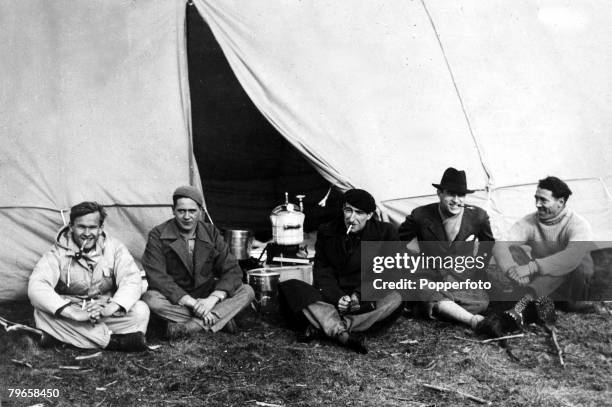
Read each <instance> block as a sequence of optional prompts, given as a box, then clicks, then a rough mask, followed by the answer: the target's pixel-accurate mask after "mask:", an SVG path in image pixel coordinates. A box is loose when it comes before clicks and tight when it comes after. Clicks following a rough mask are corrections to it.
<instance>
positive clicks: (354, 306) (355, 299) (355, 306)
mask: <svg viewBox="0 0 612 407" xmlns="http://www.w3.org/2000/svg"><path fill="white" fill-rule="evenodd" d="M360 308H361V304H359V294H357V293H353V294H351V305H350V308H349V311H351V312H357V311H359V309H360Z"/></svg>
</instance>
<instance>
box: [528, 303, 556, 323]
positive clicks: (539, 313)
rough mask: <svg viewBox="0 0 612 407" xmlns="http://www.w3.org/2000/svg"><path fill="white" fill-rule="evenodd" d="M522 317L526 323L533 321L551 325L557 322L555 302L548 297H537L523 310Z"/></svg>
mask: <svg viewBox="0 0 612 407" xmlns="http://www.w3.org/2000/svg"><path fill="white" fill-rule="evenodd" d="M523 318H524V319H525V323H528V324H529V323H533V322H535V323H536V324H542V325H546V326H548V327H551V326H553V325H554V324H555V322H557V313H556V311H555V303H554V302H553V300H552V299H550V297H539V298H538V299H536V300H535V301H533V302H532V304H531V306H530V307H528V308H527V309H526V310H525V313H524V314H523Z"/></svg>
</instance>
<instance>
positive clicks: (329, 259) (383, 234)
mask: <svg viewBox="0 0 612 407" xmlns="http://www.w3.org/2000/svg"><path fill="white" fill-rule="evenodd" d="M375 210H376V203H375V201H374V198H373V197H372V195H370V194H369V193H368V192H366V191H364V190H361V189H351V190H349V191H347V192H346V193H345V194H344V205H343V213H344V215H343V217H339V218H338V219H337V220H335V221H332V222H330V223H326V224H323V225H321V226H320V227H319V232H318V234H317V242H316V244H315V250H316V253H315V262H314V266H313V280H314V286H311V285H309V284H307V283H305V282H303V281H299V280H289V281H285V282H282V283H280V285H279V294H280V302H281V307H282V309H283V310H284V311H285V314H286V316H287V318H288V319H289V321H290V322H291V323H293V324H294V325H295V327H296V328H297V329H299V330H300V331H302V333H301V335H300V336H298V340H302V341H308V340H310V339H313V338H314V337H316V336H319V335H322V333H321V332H320V330H321V331H323V333H324V334H325V335H326V336H327V337H330V338H334V339H335V340H337V341H338V342H339V343H340V345H343V346H347V347H349V348H351V349H353V350H355V351H356V352H359V353H367V348H366V346H365V344H364V342H363V338H361V337H360V336H356V335H354V334H353V332H363V331H365V330H367V329H368V328H370V327H371V326H372V325H373V324H374V323H375V322H378V321H382V320H384V319H386V318H387V317H389V316H390V315H391V314H392V313H393V311H395V310H396V309H398V308H399V306H400V304H401V302H402V300H401V296H400V295H399V293H397V292H392V293H391V294H389V295H387V296H385V297H384V298H383V299H381V300H380V301H376V302H364V301H361V298H360V291H361V242H362V241H393V240H397V232H396V231H395V229H394V227H393V226H392V225H391V224H389V223H386V222H380V221H378V220H376V219H374V218H373V217H372V216H373V214H374V211H375Z"/></svg>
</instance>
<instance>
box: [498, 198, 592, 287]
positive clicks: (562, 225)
mask: <svg viewBox="0 0 612 407" xmlns="http://www.w3.org/2000/svg"><path fill="white" fill-rule="evenodd" d="M592 240H593V232H592V229H591V225H590V224H589V223H588V222H587V221H586V220H585V219H584V218H583V217H581V216H580V215H578V214H577V213H575V212H573V211H570V210H569V209H567V208H565V209H563V210H562V211H561V212H560V213H559V214H558V215H557V216H556V217H554V218H553V219H549V220H547V221H541V220H540V219H539V218H538V214H537V212H535V213H531V214H529V215H527V216H525V217H524V218H522V219H521V220H519V221H518V222H516V223H515V224H514V225H513V226H512V227H511V228H510V230H509V232H508V234H507V236H506V237H505V238H504V241H503V242H498V243H497V244H496V245H495V248H494V249H493V254H494V255H495V259H496V261H497V264H498V265H499V266H500V267H501V269H502V270H503V271H504V272H506V271H508V269H509V268H510V267H512V266H516V265H517V264H516V262H515V261H514V259H513V258H512V255H511V254H510V252H509V250H508V246H509V245H510V244H513V245H516V244H519V245H522V244H527V245H528V246H530V247H531V249H532V256H533V258H534V259H535V262H536V264H537V266H538V269H539V273H540V274H542V275H551V276H563V275H565V274H568V273H571V272H572V271H573V270H575V269H576V267H578V265H579V264H580V262H581V261H582V259H583V258H584V256H585V255H586V254H587V252H588V251H589V250H590V248H591V246H592Z"/></svg>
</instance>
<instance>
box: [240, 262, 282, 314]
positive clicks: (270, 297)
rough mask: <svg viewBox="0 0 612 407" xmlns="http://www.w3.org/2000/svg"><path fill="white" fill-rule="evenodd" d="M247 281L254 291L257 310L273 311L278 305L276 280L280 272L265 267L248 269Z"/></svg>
mask: <svg viewBox="0 0 612 407" xmlns="http://www.w3.org/2000/svg"><path fill="white" fill-rule="evenodd" d="M247 276H248V280H247V281H248V283H249V285H250V286H251V287H253V291H255V301H254V304H255V308H256V309H257V310H258V311H259V312H263V313H270V312H275V311H276V309H277V307H278V282H279V279H280V273H279V272H278V271H269V269H266V268H259V269H253V270H249V271H248V272H247Z"/></svg>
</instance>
